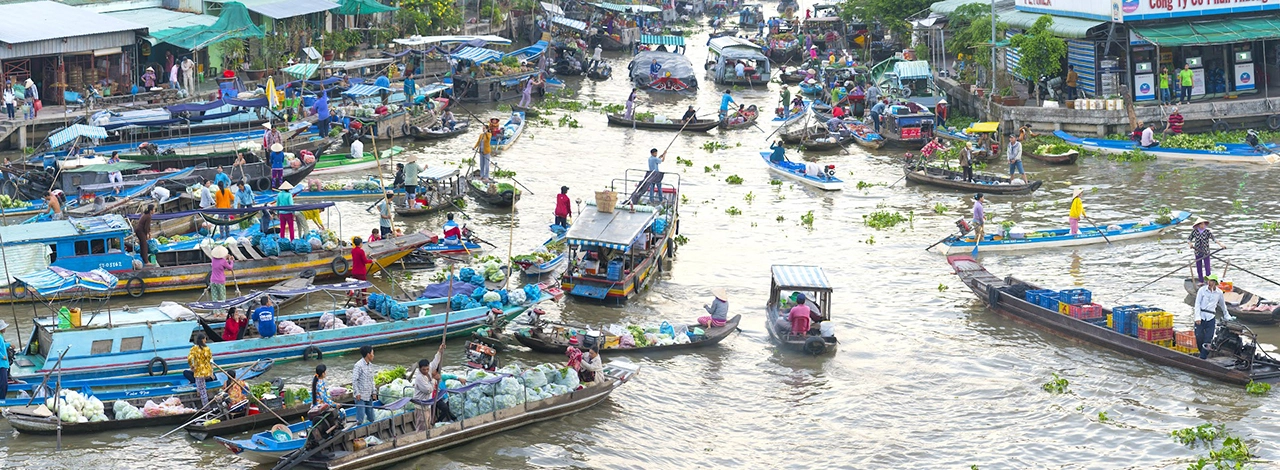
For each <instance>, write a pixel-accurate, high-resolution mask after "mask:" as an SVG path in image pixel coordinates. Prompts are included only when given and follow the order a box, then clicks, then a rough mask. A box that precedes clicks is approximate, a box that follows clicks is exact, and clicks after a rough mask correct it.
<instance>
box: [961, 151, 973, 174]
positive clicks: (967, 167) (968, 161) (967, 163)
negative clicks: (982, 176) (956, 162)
mask: <svg viewBox="0 0 1280 470" xmlns="http://www.w3.org/2000/svg"><path fill="white" fill-rule="evenodd" d="M960 169H961V170H963V171H964V180H965V181H967V182H970V183H972V182H973V142H965V143H964V145H963V146H961V147H960Z"/></svg>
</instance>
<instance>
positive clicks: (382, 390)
mask: <svg viewBox="0 0 1280 470" xmlns="http://www.w3.org/2000/svg"><path fill="white" fill-rule="evenodd" d="M412 396H413V382H410V381H409V380H408V379H405V378H403V377H397V378H396V379H394V380H392V381H391V382H390V383H387V384H386V385H383V386H382V387H379V388H378V399H379V400H382V402H383V403H391V402H393V401H396V400H399V399H401V398H404V397H412Z"/></svg>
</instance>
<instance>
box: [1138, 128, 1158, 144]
mask: <svg viewBox="0 0 1280 470" xmlns="http://www.w3.org/2000/svg"><path fill="white" fill-rule="evenodd" d="M1138 144H1139V145H1141V146H1142V148H1151V147H1155V146H1158V145H1160V141H1158V140H1156V131H1155V127H1154V126H1153V125H1152V124H1151V123H1147V125H1146V126H1145V127H1143V128H1142V137H1141V138H1140V139H1138Z"/></svg>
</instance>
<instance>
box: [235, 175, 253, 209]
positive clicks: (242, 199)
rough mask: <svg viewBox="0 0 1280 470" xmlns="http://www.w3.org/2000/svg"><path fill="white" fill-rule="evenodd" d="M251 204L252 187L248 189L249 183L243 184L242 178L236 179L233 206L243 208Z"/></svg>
mask: <svg viewBox="0 0 1280 470" xmlns="http://www.w3.org/2000/svg"><path fill="white" fill-rule="evenodd" d="M252 205H253V189H250V188H249V185H247V184H244V181H243V180H241V181H237V182H236V203H235V207H237V208H241V209H243V208H245V207H249V206H252Z"/></svg>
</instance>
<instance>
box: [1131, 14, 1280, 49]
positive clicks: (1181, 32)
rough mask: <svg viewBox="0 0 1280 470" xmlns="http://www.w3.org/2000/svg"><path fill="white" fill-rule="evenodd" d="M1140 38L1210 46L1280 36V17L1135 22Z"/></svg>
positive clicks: (1159, 42)
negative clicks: (1152, 22)
mask: <svg viewBox="0 0 1280 470" xmlns="http://www.w3.org/2000/svg"><path fill="white" fill-rule="evenodd" d="M1129 27H1130V28H1131V29H1133V33H1134V34H1137V35H1138V37H1140V38H1142V39H1145V40H1147V41H1150V42H1152V43H1154V44H1156V45H1158V46H1161V47H1181V46H1210V45H1215V44H1232V43H1237V42H1250V41H1265V40H1270V39H1277V38H1280V18H1275V17H1262V18H1231V19H1223V20H1212V21H1194V22H1192V21H1179V22H1161V23H1158V24H1142V23H1133V24H1130V25H1129Z"/></svg>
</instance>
